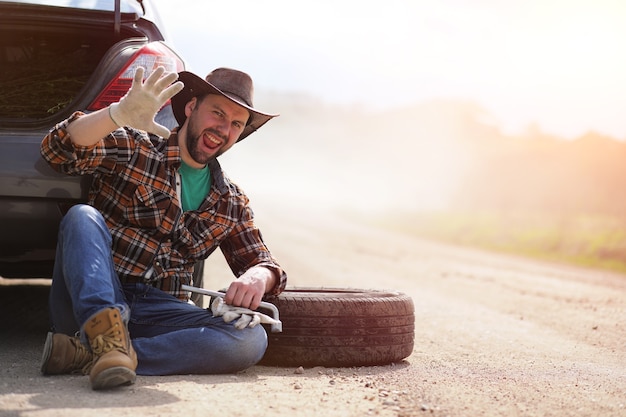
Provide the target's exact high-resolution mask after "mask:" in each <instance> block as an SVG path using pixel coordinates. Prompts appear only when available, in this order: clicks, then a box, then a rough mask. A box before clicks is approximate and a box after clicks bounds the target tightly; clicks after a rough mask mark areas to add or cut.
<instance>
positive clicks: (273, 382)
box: [0, 205, 626, 417]
mask: <svg viewBox="0 0 626 417" xmlns="http://www.w3.org/2000/svg"><path fill="white" fill-rule="evenodd" d="M255 211H256V213H257V217H258V219H259V224H260V225H261V228H262V230H263V231H264V235H265V238H266V240H267V241H268V244H269V245H270V247H271V248H272V249H273V251H274V252H275V253H276V255H277V256H278V257H279V259H280V261H281V263H282V264H283V265H284V267H285V269H287V270H288V272H289V274H290V279H291V281H290V285H296V286H297V285H315V286H334V287H357V288H374V289H396V290H400V291H403V292H405V293H407V294H409V295H410V296H411V297H412V298H413V301H414V303H415V316H416V329H415V336H416V340H415V349H414V351H413V354H412V355H411V356H410V357H409V358H407V359H406V361H404V362H402V363H398V364H392V365H389V366H378V367H365V368H344V369H339V368H334V369H328V368H312V369H304V370H303V371H302V372H298V371H297V370H296V369H293V368H273V367H261V366H257V367H253V368H252V369H249V370H248V371H246V372H244V373H241V374H238V375H227V376H175V377H138V379H137V383H136V384H135V385H134V386H132V387H129V388H124V389H120V390H115V391H110V392H93V391H91V390H90V388H89V385H88V381H87V379H86V377H82V376H63V377H42V376H40V375H39V370H38V365H39V356H40V353H41V347H42V343H43V340H44V337H45V326H42V325H41V324H40V323H38V322H37V318H41V317H45V314H44V313H42V312H41V308H42V307H41V305H42V304H43V303H44V302H45V291H41V289H40V290H39V291H34V290H30V291H29V292H28V294H30V298H31V299H33V300H34V301H36V302H37V304H35V305H33V304H29V303H28V301H29V300H27V299H23V298H24V297H25V293H24V292H23V290H22V289H21V288H19V287H12V288H3V289H2V293H1V294H0V295H1V296H2V299H3V301H2V304H3V307H2V311H3V313H4V314H3V318H2V322H3V324H2V325H1V327H0V329H1V330H2V333H0V334H1V335H2V336H1V339H2V343H1V345H0V363H1V364H2V369H1V371H0V415H1V416H28V417H43V416H46V417H48V416H63V417H72V416H83V415H115V416H140V415H141V416H143V415H145V416H152V415H155V416H156V415H158V416H169V415H184V416H196V415H197V416H206V415H212V416H229V417H233V416H290V417H297V416H367V415H377V416H427V415H432V416H626V277H625V276H622V275H612V274H608V273H602V272H594V271H589V270H583V269H575V268H568V267H561V266H555V265H551V264H542V263H537V262H531V261H527V260H523V259H519V258H515V257H506V256H499V255H493V254H488V253H484V252H480V251H473V250H467V249H459V248H453V247H449V246H445V245H439V244H433V243H428V242H425V241H420V240H418V239H414V238H411V237H408V236H401V235H397V234H394V233H390V232H386V231H382V230H375V229H371V228H367V227H363V225H360V224H358V223H356V222H354V221H353V220H351V219H350V218H349V217H346V218H343V219H338V218H336V217H335V216H333V215H330V214H325V213H319V212H318V213H317V214H316V215H314V216H311V215H308V216H305V217H300V216H299V214H301V213H300V212H299V211H298V210H297V209H289V210H285V209H284V207H283V208H281V209H280V210H276V208H271V206H270V205H265V206H261V208H257V209H256V210H255ZM207 271H208V272H209V273H210V274H211V276H212V277H224V278H223V279H222V278H215V279H213V280H212V281H210V282H209V283H207V287H211V288H219V287H220V285H222V284H223V283H224V282H226V280H227V278H226V277H227V276H228V272H227V271H226V269H225V267H224V265H223V262H222V261H221V259H217V261H213V262H210V263H209V264H208V265H207ZM21 299H23V301H19V300H21ZM16 311H19V312H20V316H21V317H22V318H21V319H20V318H15V317H14V315H15V312H16Z"/></svg>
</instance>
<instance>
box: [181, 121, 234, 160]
mask: <svg viewBox="0 0 626 417" xmlns="http://www.w3.org/2000/svg"><path fill="white" fill-rule="evenodd" d="M204 132H209V133H210V134H212V135H213V136H216V137H218V138H220V139H222V140H223V141H224V143H226V139H225V138H224V137H222V135H220V134H219V133H218V132H216V131H215V130H213V129H207V130H204V131H201V132H196V130H195V129H193V127H192V126H191V125H190V124H189V125H187V139H186V140H187V152H189V155H190V156H191V158H192V159H193V160H194V161H196V162H197V163H199V164H202V165H206V164H208V163H209V161H211V160H213V159H215V158H217V157H218V156H220V155H221V154H222V153H223V151H222V150H221V149H220V150H219V151H218V152H217V153H215V154H212V155H209V154H206V153H204V152H202V151H200V149H199V147H198V143H199V142H200V140H201V138H202V135H203V133H204Z"/></svg>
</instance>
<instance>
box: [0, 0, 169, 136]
mask: <svg viewBox="0 0 626 417" xmlns="http://www.w3.org/2000/svg"><path fill="white" fill-rule="evenodd" d="M117 15H118V18H117V19H116V17H115V16H116V13H115V12H114V11H102V10H84V9H71V8H61V7H51V6H41V5H30V4H15V3H4V2H0V126H2V127H3V128H7V127H20V126H22V127H24V126H28V127H30V128H32V127H34V126H44V125H45V126H47V127H50V126H51V124H52V123H54V122H56V121H58V120H61V119H62V118H64V117H66V116H67V115H68V114H69V113H70V112H71V111H74V110H78V109H85V108H87V106H88V105H89V104H90V103H91V102H92V101H93V100H94V99H95V97H96V96H97V95H98V94H99V92H100V91H101V90H102V89H103V88H104V87H105V86H106V84H107V82H108V81H110V80H111V78H112V77H113V76H114V75H115V74H116V73H117V72H118V71H119V70H120V69H121V67H122V66H123V64H124V62H123V60H120V59H116V60H112V59H110V58H111V57H112V56H118V57H119V55H120V53H122V54H123V53H124V52H123V51H124V50H125V49H127V47H128V46H129V45H128V44H129V43H133V42H134V43H145V42H146V40H147V39H146V37H145V36H144V34H142V33H140V32H138V31H136V30H135V29H134V27H133V23H135V22H137V21H138V19H139V16H138V15H137V14H135V13H119V12H118V14H117ZM142 29H143V31H144V32H145V28H142ZM152 30H153V31H155V34H156V35H157V38H159V39H160V38H161V36H160V33H158V31H157V30H156V28H153V29H152ZM108 60H109V61H111V62H108ZM100 63H102V65H99V64H100ZM113 63H115V64H113ZM108 64H113V66H115V65H117V66H118V68H111V67H110V66H109V65H108ZM98 68H100V69H98ZM86 85H89V88H88V89H87V88H85V86H86Z"/></svg>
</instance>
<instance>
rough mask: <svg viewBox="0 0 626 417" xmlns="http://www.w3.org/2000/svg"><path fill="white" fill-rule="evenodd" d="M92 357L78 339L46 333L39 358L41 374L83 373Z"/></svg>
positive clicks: (61, 334)
mask: <svg viewBox="0 0 626 417" xmlns="http://www.w3.org/2000/svg"><path fill="white" fill-rule="evenodd" d="M92 359H93V355H92V354H91V352H90V351H89V349H87V348H86V347H85V346H84V345H83V344H82V343H81V342H80V339H79V338H78V337H71V336H68V335H66V334H63V333H52V332H50V333H48V336H47V337H46V343H45V345H44V347H43V355H42V357H41V373H42V374H44V375H59V374H72V373H83V368H86V367H87V366H88V365H89V364H90V363H91V361H92Z"/></svg>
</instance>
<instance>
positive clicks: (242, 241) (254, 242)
mask: <svg viewBox="0 0 626 417" xmlns="http://www.w3.org/2000/svg"><path fill="white" fill-rule="evenodd" d="M220 249H221V250H222V253H223V254H224V257H225V258H226V261H227V262H228V264H229V266H230V268H231V270H232V271H233V273H234V274H235V275H236V276H238V277H239V276H241V275H243V274H244V273H245V272H246V271H247V270H248V269H250V268H252V267H255V266H262V267H265V268H267V269H269V270H270V271H272V272H273V273H274V276H275V277H276V278H277V280H276V284H275V285H274V287H273V288H272V289H271V290H270V291H268V292H267V293H266V294H265V295H266V296H276V295H278V294H280V293H281V292H282V291H283V290H284V289H285V286H286V285H287V274H286V273H285V271H283V269H282V267H281V266H280V265H279V264H278V262H277V260H276V259H275V258H274V256H273V255H272V254H271V252H270V251H269V249H268V248H267V246H266V245H265V242H264V241H263V237H262V235H261V231H260V230H259V229H258V228H257V227H256V225H255V224H254V219H253V213H252V210H251V209H250V207H249V206H248V205H246V207H245V208H244V212H243V215H242V217H241V220H240V221H239V222H238V223H237V225H236V226H235V228H234V229H233V231H232V232H231V233H230V235H229V236H228V238H227V239H225V240H224V242H222V244H221V245H220Z"/></svg>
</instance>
